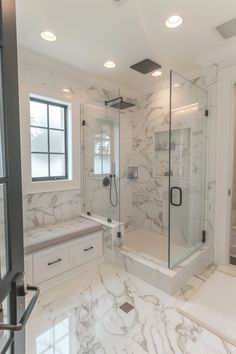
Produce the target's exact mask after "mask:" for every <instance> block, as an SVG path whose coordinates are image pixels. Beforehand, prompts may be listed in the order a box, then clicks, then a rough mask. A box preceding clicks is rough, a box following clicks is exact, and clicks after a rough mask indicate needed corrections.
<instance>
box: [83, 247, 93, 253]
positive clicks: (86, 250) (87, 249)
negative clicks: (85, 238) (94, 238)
mask: <svg viewBox="0 0 236 354" xmlns="http://www.w3.org/2000/svg"><path fill="white" fill-rule="evenodd" d="M92 249H93V246H90V247H88V248H84V252H88V251H90V250H92Z"/></svg>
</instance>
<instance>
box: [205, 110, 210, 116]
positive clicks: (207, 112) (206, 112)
mask: <svg viewBox="0 0 236 354" xmlns="http://www.w3.org/2000/svg"><path fill="white" fill-rule="evenodd" d="M208 116H209V111H208V109H205V117H208Z"/></svg>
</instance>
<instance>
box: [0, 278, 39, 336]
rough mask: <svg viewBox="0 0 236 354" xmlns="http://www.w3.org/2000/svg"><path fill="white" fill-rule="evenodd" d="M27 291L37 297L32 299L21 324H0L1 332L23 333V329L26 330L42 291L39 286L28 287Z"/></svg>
mask: <svg viewBox="0 0 236 354" xmlns="http://www.w3.org/2000/svg"><path fill="white" fill-rule="evenodd" d="M26 289H27V290H28V291H35V295H34V296H33V297H32V299H31V300H30V303H29V305H28V306H27V308H26V310H25V312H24V313H23V315H22V317H21V319H20V322H19V323H18V324H11V323H0V330H4V331H6V330H7V331H22V329H24V327H25V325H26V323H27V321H28V319H29V317H30V315H31V312H32V311H33V308H34V306H35V304H36V301H37V300H38V297H39V293H40V290H39V288H38V287H37V286H31V285H27V287H26Z"/></svg>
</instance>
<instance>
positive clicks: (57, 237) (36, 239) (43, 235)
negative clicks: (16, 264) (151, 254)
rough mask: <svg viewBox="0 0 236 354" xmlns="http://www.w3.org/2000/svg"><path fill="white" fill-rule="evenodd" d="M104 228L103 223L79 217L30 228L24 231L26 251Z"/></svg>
mask: <svg viewBox="0 0 236 354" xmlns="http://www.w3.org/2000/svg"><path fill="white" fill-rule="evenodd" d="M101 229H102V225H101V224H99V223H97V222H95V221H92V220H88V219H86V218H83V217H78V218H76V219H74V220H70V221H67V222H64V223H60V224H56V225H49V226H45V227H41V228H35V229H31V230H28V231H26V232H25V233H24V251H25V254H30V253H33V252H36V251H39V250H42V249H45V248H47V247H51V246H53V245H57V244H59V243H62V242H65V241H69V240H73V239H75V238H77V237H80V236H84V235H87V234H91V233H93V232H96V231H99V230H101Z"/></svg>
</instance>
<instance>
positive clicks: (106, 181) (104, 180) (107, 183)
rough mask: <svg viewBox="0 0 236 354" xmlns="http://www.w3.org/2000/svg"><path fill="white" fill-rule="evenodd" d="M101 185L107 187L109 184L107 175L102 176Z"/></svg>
mask: <svg viewBox="0 0 236 354" xmlns="http://www.w3.org/2000/svg"><path fill="white" fill-rule="evenodd" d="M102 185H103V187H108V186H109V185H110V178H109V177H108V176H106V177H104V178H103V180H102Z"/></svg>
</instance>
